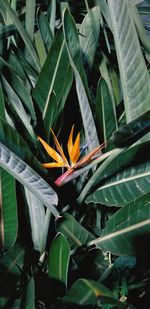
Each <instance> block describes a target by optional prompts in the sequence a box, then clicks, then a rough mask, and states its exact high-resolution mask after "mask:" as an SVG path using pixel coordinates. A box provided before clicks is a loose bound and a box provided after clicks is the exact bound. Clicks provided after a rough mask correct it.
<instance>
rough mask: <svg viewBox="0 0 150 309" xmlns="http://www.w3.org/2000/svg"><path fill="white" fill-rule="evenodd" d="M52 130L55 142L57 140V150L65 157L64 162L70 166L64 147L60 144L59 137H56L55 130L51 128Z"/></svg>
mask: <svg viewBox="0 0 150 309" xmlns="http://www.w3.org/2000/svg"><path fill="white" fill-rule="evenodd" d="M51 132H52V134H53V138H54V142H55V145H56V148H57V150H58V151H59V153H60V155H61V157H62V158H63V160H64V162H65V164H66V165H68V167H69V163H68V160H67V158H66V156H65V154H64V152H63V149H62V147H61V146H60V143H59V141H58V139H57V137H56V135H55V133H54V131H53V130H52V129H51Z"/></svg>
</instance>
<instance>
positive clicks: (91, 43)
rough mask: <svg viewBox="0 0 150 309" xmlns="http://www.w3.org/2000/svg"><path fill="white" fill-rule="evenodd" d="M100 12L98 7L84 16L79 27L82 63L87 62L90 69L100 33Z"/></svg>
mask: <svg viewBox="0 0 150 309" xmlns="http://www.w3.org/2000/svg"><path fill="white" fill-rule="evenodd" d="M100 22H101V12H100V8H99V6H95V7H94V8H92V9H91V10H90V14H89V13H88V14H86V15H85V17H84V19H83V22H82V24H81V26H80V36H79V40H80V45H81V51H82V53H83V62H87V63H88V65H89V67H90V68H91V67H92V65H93V60H94V56H95V51H96V47H97V42H98V38H99V32H100Z"/></svg>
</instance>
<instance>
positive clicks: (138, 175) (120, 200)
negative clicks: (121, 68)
mask: <svg viewBox="0 0 150 309" xmlns="http://www.w3.org/2000/svg"><path fill="white" fill-rule="evenodd" d="M149 151H150V145H148V146H147V147H146V148H145V150H144V151H141V152H139V156H140V157H139V158H137V157H135V159H134V160H133V163H131V166H130V165H129V166H127V167H124V168H123V169H122V171H120V172H118V173H115V175H114V176H112V177H108V180H106V181H105V182H104V184H103V185H102V186H100V187H99V188H98V189H97V190H95V191H94V192H93V193H92V194H91V195H90V196H89V197H88V198H87V200H86V201H87V202H88V203H89V202H95V203H102V204H105V205H107V206H119V207H121V206H124V205H126V204H128V203H130V202H132V201H133V200H135V199H137V198H139V197H140V196H142V195H144V194H146V193H148V192H150V161H149V158H148V157H147V156H148V153H149ZM144 157H145V160H144ZM116 164H117V161H116Z"/></svg>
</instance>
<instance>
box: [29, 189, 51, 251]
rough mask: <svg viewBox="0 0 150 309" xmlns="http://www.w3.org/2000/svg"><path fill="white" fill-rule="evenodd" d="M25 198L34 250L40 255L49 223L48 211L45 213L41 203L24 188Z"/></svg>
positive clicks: (43, 249) (43, 248)
mask: <svg viewBox="0 0 150 309" xmlns="http://www.w3.org/2000/svg"><path fill="white" fill-rule="evenodd" d="M25 196H26V200H27V204H28V209H29V218H30V225H31V233H32V241H33V245H34V249H35V250H37V251H39V252H40V253H43V252H44V251H45V245H46V240H47V233H48V228H49V222H50V210H49V209H47V210H46V212H45V208H44V205H43V204H42V202H41V201H40V200H39V199H38V198H37V197H36V196H35V195H34V194H33V193H32V192H31V191H29V190H28V189H27V188H25Z"/></svg>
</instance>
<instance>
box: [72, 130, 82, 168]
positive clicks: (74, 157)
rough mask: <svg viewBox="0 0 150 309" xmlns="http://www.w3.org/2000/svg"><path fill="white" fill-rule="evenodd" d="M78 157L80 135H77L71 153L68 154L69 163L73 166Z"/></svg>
mask: <svg viewBox="0 0 150 309" xmlns="http://www.w3.org/2000/svg"><path fill="white" fill-rule="evenodd" d="M79 156H80V133H78V135H77V137H76V140H75V143H74V145H73V148H72V151H71V153H70V159H71V162H72V163H73V164H75V163H76V162H77V161H78V159H79Z"/></svg>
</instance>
